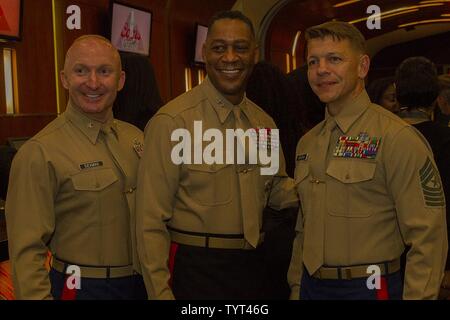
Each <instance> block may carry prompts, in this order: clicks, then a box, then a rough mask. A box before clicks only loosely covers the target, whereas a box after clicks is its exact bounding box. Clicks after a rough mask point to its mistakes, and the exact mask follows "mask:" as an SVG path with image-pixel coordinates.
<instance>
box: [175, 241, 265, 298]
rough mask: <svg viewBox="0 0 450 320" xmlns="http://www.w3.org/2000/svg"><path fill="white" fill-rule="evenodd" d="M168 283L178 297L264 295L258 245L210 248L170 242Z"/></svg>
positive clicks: (254, 296) (249, 296)
mask: <svg viewBox="0 0 450 320" xmlns="http://www.w3.org/2000/svg"><path fill="white" fill-rule="evenodd" d="M170 269H171V276H172V278H171V286H172V292H173V294H174V296H175V298H176V299H177V300H225V299H234V300H256V299H261V298H262V297H263V287H264V283H263V281H262V280H263V275H264V268H263V255H262V253H261V249H260V248H257V249H255V250H240V249H215V248H214V249H212V248H204V247H195V246H188V245H181V244H175V243H172V247H171V263H170Z"/></svg>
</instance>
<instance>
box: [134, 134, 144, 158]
mask: <svg viewBox="0 0 450 320" xmlns="http://www.w3.org/2000/svg"><path fill="white" fill-rule="evenodd" d="M133 149H134V151H136V153H137V155H138V157H139V158H142V155H143V153H144V144H143V143H142V142H140V141H139V140H138V139H134V140H133Z"/></svg>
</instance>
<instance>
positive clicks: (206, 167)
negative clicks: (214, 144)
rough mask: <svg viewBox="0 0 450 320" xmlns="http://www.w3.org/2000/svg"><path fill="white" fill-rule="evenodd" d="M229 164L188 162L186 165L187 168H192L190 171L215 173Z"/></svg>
mask: <svg viewBox="0 0 450 320" xmlns="http://www.w3.org/2000/svg"><path fill="white" fill-rule="evenodd" d="M230 165H231V164H225V163H224V164H217V163H214V164H205V163H203V164H188V165H186V167H187V168H188V170H192V171H200V172H209V173H215V172H217V171H220V170H222V169H223V168H225V167H228V166H230Z"/></svg>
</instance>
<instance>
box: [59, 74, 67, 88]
mask: <svg viewBox="0 0 450 320" xmlns="http://www.w3.org/2000/svg"><path fill="white" fill-rule="evenodd" d="M59 77H60V79H61V83H62V85H63V87H64V89H67V90H68V89H69V82H68V81H67V78H66V74H65V73H64V70H61V72H60V73H59Z"/></svg>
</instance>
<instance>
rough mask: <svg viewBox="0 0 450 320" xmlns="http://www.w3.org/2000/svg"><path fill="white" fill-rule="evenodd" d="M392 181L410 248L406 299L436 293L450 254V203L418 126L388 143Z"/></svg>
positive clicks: (387, 162) (388, 169) (388, 173)
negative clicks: (448, 211) (448, 216)
mask: <svg viewBox="0 0 450 320" xmlns="http://www.w3.org/2000/svg"><path fill="white" fill-rule="evenodd" d="M384 157H385V159H384V163H385V168H386V177H387V185H388V188H389V190H390V192H391V194H392V197H393V200H394V202H395V207H396V212H397V219H398V224H399V227H400V231H401V234H402V237H403V240H404V242H405V244H406V245H408V246H410V247H411V249H410V250H409V252H408V254H407V261H406V270H405V281H404V290H403V298H404V299H436V298H437V296H438V293H439V286H440V284H441V280H442V277H443V271H444V266H445V260H446V255H447V246H448V244H447V230H446V221H445V203H444V196H443V191H442V183H441V181H440V177H439V172H438V171H437V169H436V165H435V163H434V160H433V154H432V153H431V151H430V150H429V149H428V148H427V144H426V141H425V140H424V138H423V137H421V136H420V135H419V134H418V133H416V132H415V131H414V130H413V129H412V128H410V127H406V128H404V129H402V130H401V131H400V132H399V133H398V134H397V135H396V136H395V137H394V138H393V140H392V141H391V143H385V150H384Z"/></svg>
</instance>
